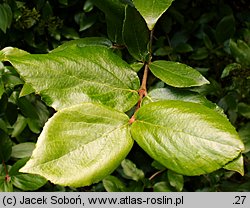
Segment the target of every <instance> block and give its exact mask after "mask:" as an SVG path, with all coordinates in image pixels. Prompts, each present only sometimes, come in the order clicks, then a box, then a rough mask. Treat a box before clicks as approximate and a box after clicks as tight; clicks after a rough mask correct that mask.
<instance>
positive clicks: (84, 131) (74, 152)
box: [21, 103, 133, 187]
mask: <svg viewBox="0 0 250 208" xmlns="http://www.w3.org/2000/svg"><path fill="white" fill-rule="evenodd" d="M129 130H130V127H129V118H128V116H127V115H125V114H124V113H121V112H118V111H116V110H113V109H111V108H107V107H106V106H102V105H97V104H92V103H83V104H81V105H76V106H73V107H70V108H67V109H63V110H61V111H59V112H57V113H56V114H55V115H54V116H53V117H52V118H51V119H50V120H49V121H48V122H47V123H46V125H45V127H44V129H43V132H42V133H41V135H40V137H39V139H38V142H37V145H36V149H35V150H34V152H33V155H32V157H31V159H30V160H29V161H28V163H27V164H26V165H25V166H24V167H23V168H22V169H21V172H27V173H34V174H39V175H42V176H44V177H45V178H47V179H48V180H50V181H52V182H53V183H56V184H61V185H64V186H73V187H80V186H87V185H90V184H92V183H95V182H98V181H100V180H102V179H103V178H105V177H106V176H107V175H108V174H110V173H111V172H112V171H114V170H115V169H116V168H117V166H118V165H119V164H120V163H121V161H122V160H123V159H124V158H125V157H126V156H127V154H128V152H129V151H130V149H131V148H132V145H133V140H132V138H131V135H130V132H129Z"/></svg>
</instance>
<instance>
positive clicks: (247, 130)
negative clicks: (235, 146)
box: [239, 122, 250, 153]
mask: <svg viewBox="0 0 250 208" xmlns="http://www.w3.org/2000/svg"><path fill="white" fill-rule="evenodd" d="M239 135H240V138H241V139H242V141H243V142H244V145H245V151H244V153H247V152H250V123H249V122H248V123H246V124H245V125H243V126H242V127H241V128H240V129H239Z"/></svg>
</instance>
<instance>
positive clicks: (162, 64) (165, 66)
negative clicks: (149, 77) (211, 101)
mask: <svg viewBox="0 0 250 208" xmlns="http://www.w3.org/2000/svg"><path fill="white" fill-rule="evenodd" d="M149 68H150V70H151V71H152V73H153V74H154V75H155V76H156V77H158V78H159V79H161V80H162V81H164V82H165V83H166V84H168V85H170V86H173V87H192V86H201V85H204V84H208V83H209V82H208V81H207V80H206V79H205V78H204V77H203V76H202V75H201V74H200V73H199V72H198V71H197V70H195V69H193V68H192V67H190V66H187V65H185V64H181V63H178V62H172V61H154V62H152V63H151V64H150V66H149Z"/></svg>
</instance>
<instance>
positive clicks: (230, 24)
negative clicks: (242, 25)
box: [215, 15, 235, 43]
mask: <svg viewBox="0 0 250 208" xmlns="http://www.w3.org/2000/svg"><path fill="white" fill-rule="evenodd" d="M234 32H235V19H234V17H233V15H229V16H226V17H224V18H222V20H221V21H220V22H219V23H218V25H217V27H216V31H215V35H216V39H217V41H218V42H219V43H223V42H224V41H226V40H228V39H230V38H231V37H232V36H233V34H234Z"/></svg>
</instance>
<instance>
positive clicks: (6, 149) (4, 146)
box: [0, 129, 12, 162]
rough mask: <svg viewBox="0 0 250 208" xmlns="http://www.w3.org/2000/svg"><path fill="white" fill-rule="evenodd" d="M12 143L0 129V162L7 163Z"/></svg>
mask: <svg viewBox="0 0 250 208" xmlns="http://www.w3.org/2000/svg"><path fill="white" fill-rule="evenodd" d="M11 148H12V141H11V140H10V138H9V136H8V134H6V133H5V132H4V131H3V130H1V129H0V161H1V162H2V161H8V160H9V158H10V155H11Z"/></svg>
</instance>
